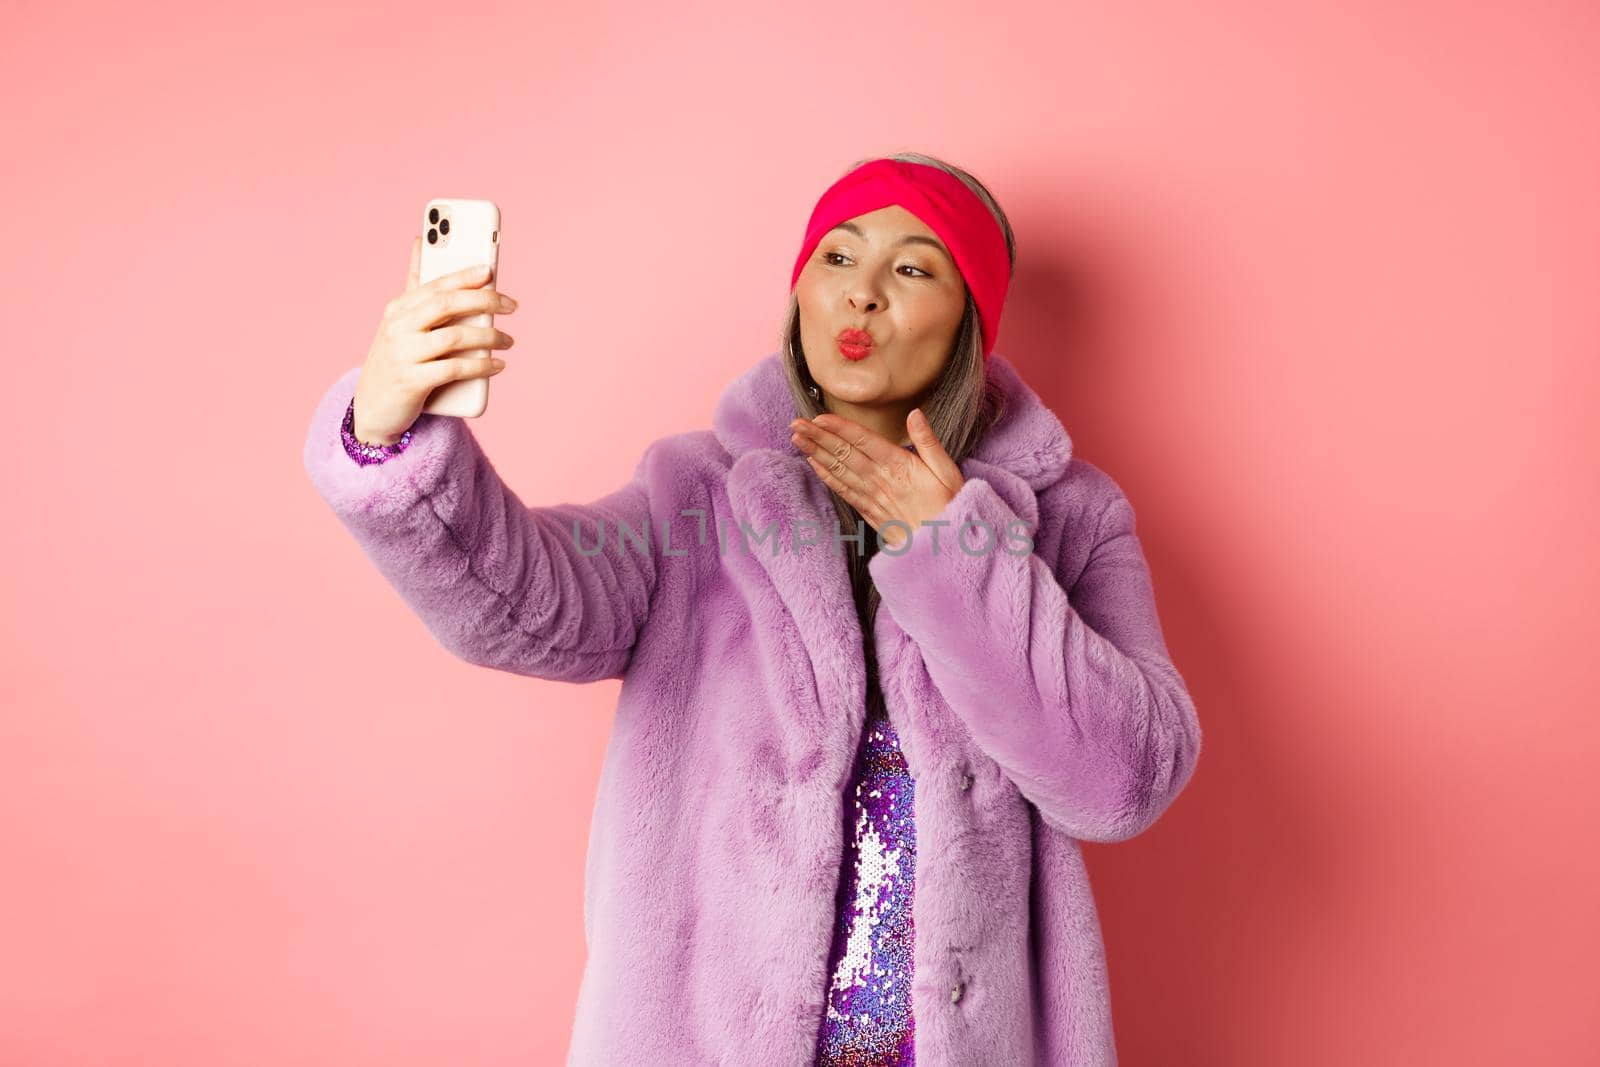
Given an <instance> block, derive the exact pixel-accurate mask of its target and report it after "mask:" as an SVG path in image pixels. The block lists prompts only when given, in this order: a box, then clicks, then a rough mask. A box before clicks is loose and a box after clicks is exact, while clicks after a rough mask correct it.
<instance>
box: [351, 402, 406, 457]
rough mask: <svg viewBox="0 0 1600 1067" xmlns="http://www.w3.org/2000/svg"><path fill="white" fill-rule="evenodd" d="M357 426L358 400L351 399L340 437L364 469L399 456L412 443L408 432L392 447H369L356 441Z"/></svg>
mask: <svg viewBox="0 0 1600 1067" xmlns="http://www.w3.org/2000/svg"><path fill="white" fill-rule="evenodd" d="M355 426H356V400H355V397H351V398H350V406H349V407H347V408H345V409H344V422H343V423H341V424H340V426H339V437H340V439H341V440H343V441H344V450H345V452H346V453H347V454H348V455H349V456H350V458H351V459H353V460H355V461H356V462H357V463H359V464H361V465H362V466H363V467H365V466H367V465H368V464H371V463H382V462H383V461H384V460H386V459H390V458H391V457H394V456H398V455H399V454H400V453H402V452H404V451H405V450H406V446H407V445H409V444H410V443H411V431H410V430H407V431H406V432H405V433H403V434H401V435H400V440H398V441H396V442H395V443H394V444H392V445H369V444H366V443H365V442H363V441H359V440H357V439H356V432H355Z"/></svg>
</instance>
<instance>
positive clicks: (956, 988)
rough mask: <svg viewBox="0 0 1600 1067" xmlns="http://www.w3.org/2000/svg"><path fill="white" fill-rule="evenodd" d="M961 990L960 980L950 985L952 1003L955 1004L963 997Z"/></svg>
mask: <svg viewBox="0 0 1600 1067" xmlns="http://www.w3.org/2000/svg"><path fill="white" fill-rule="evenodd" d="M961 991H962V984H961V983H960V982H957V983H956V984H955V985H953V986H951V987H950V1003H952V1004H954V1003H955V1002H956V1001H958V1000H960V999H961Z"/></svg>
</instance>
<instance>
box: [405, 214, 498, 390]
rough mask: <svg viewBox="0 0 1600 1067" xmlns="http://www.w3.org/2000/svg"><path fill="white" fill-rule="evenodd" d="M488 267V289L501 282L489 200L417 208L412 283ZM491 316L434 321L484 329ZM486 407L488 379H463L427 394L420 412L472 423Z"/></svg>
mask: <svg viewBox="0 0 1600 1067" xmlns="http://www.w3.org/2000/svg"><path fill="white" fill-rule="evenodd" d="M483 263H487V264H489V266H490V267H491V268H492V269H493V271H494V273H493V274H491V275H490V280H489V281H488V282H486V283H484V285H483V286H481V287H480V288H485V289H493V288H495V287H497V286H498V285H499V281H500V272H499V267H500V207H499V205H498V204H496V203H495V202H494V201H493V200H456V199H452V198H450V197H439V198H437V199H434V200H430V201H428V204H427V206H426V207H425V208H423V209H422V257H421V262H420V263H419V264H418V268H417V283H418V284H419V285H420V284H423V283H425V282H431V281H433V280H434V279H435V278H438V277H440V276H441V275H445V274H450V273H452V272H454V271H458V270H462V269H464V268H466V267H472V266H477V265H479V264H483ZM493 322H494V316H493V315H492V314H490V313H489V312H487V311H475V312H472V313H471V314H467V315H458V316H456V317H455V318H452V319H446V320H445V321H444V322H441V323H438V324H437V326H435V329H437V328H438V326H444V325H446V324H455V323H464V324H466V325H468V326H489V325H492V324H493ZM492 354H493V350H492V349H488V348H473V349H462V350H460V351H456V352H449V353H446V355H445V356H444V358H446V359H455V358H457V357H461V356H476V357H479V358H481V359H488V358H489V357H490V356H491V355H492ZM488 406H489V379H488V378H462V379H460V380H458V381H453V382H446V383H444V384H443V385H441V386H439V388H437V389H435V390H434V391H433V392H431V393H429V394H428V399H427V400H426V401H425V402H424V403H423V405H422V410H423V411H425V412H427V413H429V414H433V415H457V416H460V417H461V418H464V419H475V418H477V417H478V416H479V415H482V414H483V412H484V409H485V408H487V407H488Z"/></svg>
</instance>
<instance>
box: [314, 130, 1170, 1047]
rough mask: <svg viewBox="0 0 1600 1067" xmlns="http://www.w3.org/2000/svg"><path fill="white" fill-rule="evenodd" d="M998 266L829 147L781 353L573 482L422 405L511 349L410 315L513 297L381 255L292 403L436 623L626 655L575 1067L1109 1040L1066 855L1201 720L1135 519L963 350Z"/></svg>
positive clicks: (937, 210) (995, 320) (1093, 922)
mask: <svg viewBox="0 0 1600 1067" xmlns="http://www.w3.org/2000/svg"><path fill="white" fill-rule="evenodd" d="M1014 259H1015V251H1014V242H1013V239H1012V234H1011V229H1010V226H1009V224H1008V223H1007V221H1006V218H1005V216H1004V214H1003V213H1002V212H1001V210H1000V208H999V206H998V205H997V204H996V203H995V202H994V200H993V198H992V197H991V196H990V195H989V193H988V191H987V190H986V189H985V188H984V187H983V186H982V185H981V184H980V183H979V182H978V181H977V180H976V179H974V178H973V177H971V176H970V175H968V174H966V173H965V172H964V171H961V170H959V169H957V168H955V167H952V166H950V165H948V164H945V163H942V162H940V161H938V160H935V159H932V158H930V157H927V156H922V155H915V154H909V153H907V154H901V155H897V156H892V157H886V158H884V159H879V160H873V161H868V162H865V163H863V164H859V165H857V166H854V167H852V168H851V170H850V171H849V172H848V173H847V174H846V175H845V176H844V177H842V178H840V179H839V181H838V182H836V183H835V184H834V185H833V186H832V187H831V188H830V189H829V190H828V191H827V192H826V193H825V194H824V195H823V197H822V198H821V199H820V200H819V201H818V203H817V206H816V209H815V210H814V211H813V213H812V217H811V221H810V224H809V225H808V227H807V231H806V236H805V239H804V241H803V242H802V247H801V250H800V253H799V255H798V256H797V258H796V261H795V266H794V273H793V277H792V290H793V299H792V300H791V304H790V309H789V315H788V319H787V322H786V325H785V328H784V330H783V333H782V347H781V350H780V351H778V352H775V353H773V354H771V355H769V356H767V357H766V358H764V359H763V360H761V361H760V362H759V363H757V364H756V365H755V366H754V367H752V368H751V369H750V370H749V371H748V372H746V373H745V374H743V375H742V376H741V377H739V378H738V379H737V380H735V381H734V382H733V383H732V384H731V385H729V386H728V388H727V389H726V390H725V391H724V393H723V394H722V397H721V399H720V400H719V402H718V404H717V407H716V411H715V415H714V418H713V425H712V428H711V429H707V430H698V431H692V432H687V433H680V434H675V435H672V436H669V437H665V438H662V439H661V440H658V441H656V442H654V443H653V444H651V445H650V446H649V447H648V448H647V449H646V450H645V453H644V456H643V458H642V459H641V461H640V462H639V464H638V466H637V468H636V470H635V472H634V475H633V477H632V479H631V480H630V482H629V483H628V484H627V485H626V486H624V487H623V488H621V489H619V490H617V491H616V492H613V493H611V494H610V495H608V496H604V497H601V498H600V499H598V500H596V501H594V502H592V503H590V504H587V505H576V504H561V505H554V506H547V507H527V506H525V505H524V504H523V503H522V502H521V501H520V499H519V498H518V497H517V496H516V494H515V493H514V492H512V490H511V489H509V488H508V487H507V486H506V485H505V484H504V483H503V482H502V481H501V480H500V478H499V477H498V476H497V474H496V473H495V470H494V468H493V466H492V465H491V464H490V462H489V460H488V459H487V458H486V457H485V455H484V453H483V452H482V450H481V449H480V448H479V445H478V443H477V440H476V438H474V436H473V435H472V434H471V432H470V431H469V429H468V426H467V423H466V422H465V420H462V419H458V418H452V417H441V416H434V415H420V416H419V414H418V412H419V411H420V409H421V406H422V403H423V402H424V401H425V399H426V397H427V395H428V393H429V392H431V391H432V390H433V389H434V388H436V387H437V386H438V385H440V384H442V383H443V382H445V381H448V380H451V379H452V378H456V377H463V376H466V375H469V374H494V373H498V372H499V369H500V368H499V367H495V366H485V364H487V363H488V362H489V361H485V360H482V359H480V358H479V357H475V356H457V357H454V358H443V357H446V356H447V354H448V353H449V352H451V351H457V350H464V349H472V348H479V347H484V346H489V347H497V348H504V347H507V346H508V345H509V344H510V343H511V342H510V338H509V337H508V336H506V335H505V334H503V333H501V332H500V331H498V330H495V329H493V328H492V327H481V328H469V329H466V330H464V331H460V332H456V331H449V330H443V329H435V328H434V326H435V324H437V323H441V322H444V321H446V320H448V319H450V318H452V317H454V316H457V315H460V314H463V313H467V312H472V311H482V310H499V311H502V312H505V311H509V310H510V307H508V306H507V305H506V304H505V303H504V302H503V299H504V298H502V297H500V296H499V295H498V294H496V293H495V292H494V291H493V290H492V289H489V288H483V286H484V285H485V283H486V282H488V281H489V279H488V278H487V277H478V278H469V277H464V276H451V277H448V278H443V279H438V280H437V281H435V282H432V283H429V284H428V285H424V286H418V285H417V284H416V268H415V263H416V255H415V247H414V250H413V268H412V276H411V280H410V282H409V284H408V288H407V292H406V293H405V294H402V296H401V297H399V298H397V299H396V300H395V301H392V302H391V303H390V305H389V308H388V309H387V310H386V314H385V318H384V325H383V327H382V328H380V331H379V337H378V340H377V342H375V343H374V346H373V350H372V352H371V353H369V356H368V359H367V362H366V364H365V365H364V366H363V367H362V368H359V369H357V370H353V371H351V372H349V373H347V374H345V375H344V376H343V377H342V378H341V379H340V380H339V381H338V382H337V383H336V384H335V385H334V386H333V388H332V389H331V390H330V391H329V392H328V393H327V395H326V396H325V397H324V399H323V401H322V402H321V404H320V406H319V407H318V409H317V412H316V415H315V418H314V420H313V423H312V426H311V429H310V436H309V438H308V440H307V442H306V447H305V462H306V467H307V470H308V471H309V473H310V475H311V477H312V479H313V481H314V482H315V484H316V486H317V488H318V490H319V491H320V492H321V494H322V495H323V496H324V498H325V499H326V500H327V501H328V502H329V504H330V505H332V507H333V508H334V510H335V511H336V512H337V514H338V515H339V517H340V518H341V519H342V521H343V522H344V523H345V524H346V526H347V527H348V528H349V529H350V531H351V532H352V533H353V534H354V535H355V536H356V537H357V538H358V539H359V540H360V543H361V545H362V546H363V548H364V549H365V551H366V552H367V554H368V555H369V557H370V558H371V559H372V560H373V561H374V562H375V563H376V564H377V566H378V567H379V568H380V570H381V571H382V572H383V573H384V575H385V576H386V577H387V578H388V579H389V581H391V582H392V583H393V584H394V586H395V588H396V589H397V590H398V591H399V592H400V594H401V595H402V596H403V597H404V598H405V599H406V601H407V602H408V603H409V604H410V605H411V606H412V608H413V609H414V610H415V611H416V612H417V614H418V615H419V616H420V617H421V618H422V620H423V622H424V623H425V624H426V625H427V626H428V628H429V629H430V631H431V632H432V633H433V634H434V635H435V636H436V637H437V639H438V640H439V641H440V643H441V644H442V645H443V646H444V647H445V648H447V649H448V650H450V651H451V652H452V653H454V654H455V655H457V656H459V657H461V658H462V659H464V660H466V661H467V662H469V663H474V664H478V665H481V666H485V667H492V668H495V669H498V670H505V671H511V672H515V673H518V674H524V675H530V676H533V677H539V678H549V679H559V680H564V681H572V682H581V681H592V680H595V679H601V678H620V679H622V681H623V685H622V689H621V695H620V698H619V701H618V705H617V712H616V719H615V722H614V725H613V728H612V733H611V737H610V742H609V746H608V748H607V752H606V756H605V763H604V766H603V769H602V771H601V777H600V787H599V797H598V799H597V802H596V804H595V808H594V817H593V824H592V828H591V838H590V846H589V853H588V862H587V869H586V877H585V893H584V898H585V905H584V933H585V937H586V939H587V943H588V948H589V958H588V963H587V965H586V967H585V970H584V973H583V980H582V983H581V987H580V990H579V994H578V1004H577V1010H576V1026H575V1032H574V1035H573V1040H572V1045H571V1050H570V1056H569V1062H570V1063H573V1064H619V1063H649V1064H705V1063H718V1064H752V1063H758V1064H762V1065H766V1067H775V1065H796V1067H801V1065H807V1064H821V1063H849V1064H890V1063H894V1064H900V1063H907V1064H909V1063H912V1062H913V1056H914V1059H915V1062H917V1063H920V1064H922V1065H924V1067H927V1065H942V1064H950V1065H962V1067H965V1065H976V1064H1005V1065H1012V1064H1109V1063H1114V1062H1115V1060H1116V1051H1115V1046H1114V1044H1113V1040H1112V1023H1111V1015H1110V1005H1109V1000H1108V993H1107V978H1106V965H1105V957H1104V950H1103V947H1102V942H1101V936H1100V928H1099V923H1098V918H1097V915H1096V910H1095V906H1094V901H1093V897H1092V894H1091V891H1090V887H1089V883H1088V879H1087V876H1086V873H1085V868H1084V863H1083V858H1082V854H1081V852H1080V848H1079V842H1080V841H1098V842H1110V841H1122V840H1126V839H1127V838H1130V837H1132V836H1134V835H1135V834H1138V833H1140V832H1141V831H1143V830H1144V829H1145V828H1147V827H1148V826H1150V825H1151V824H1152V823H1153V822H1154V821H1155V819H1156V818H1157V817H1158V816H1159V815H1160V814H1161V813H1162V812H1163V811H1164V810H1165V809H1166V808H1167V807H1168V806H1169V805H1170V804H1171V803H1172V801H1173V799H1174V798H1175V797H1176V796H1177V794H1178V793H1179V792H1180V791H1181V790H1182V789H1183V788H1184V786H1185V785H1186V784H1187V782H1188V780H1189V778H1190V777H1191V775H1192V774H1193V771H1194V766H1195V761H1196V759H1197V757H1198V755H1199V751H1200V728H1199V724H1198V721H1197V719H1196V716H1195V711H1194V706H1193V703H1192V701H1191V700H1190V697H1189V694H1188V692H1187V690H1186V688H1185V685H1184V682H1183V679H1182V678H1181V676H1180V675H1179V673H1178V671H1177V670H1176V669H1175V668H1174V667H1173V665H1172V662H1171V660H1170V658H1169V656H1168V653H1167V648H1166V645H1165V643H1164V640H1163V637H1162V633H1161V627H1160V623H1159V620H1158V618H1157V614H1156V607H1155V602H1154V597H1153V589H1152V584H1151V577H1150V573H1149V570H1148V567H1147V566H1146V563H1145V560H1144V557H1143V554H1142V551H1141V549H1140V545H1139V540H1138V537H1137V536H1136V534H1135V532H1134V513H1133V509H1132V507H1131V506H1130V505H1129V503H1128V501H1127V499H1126V497H1125V496H1124V495H1123V493H1122V492H1121V490H1120V489H1119V488H1118V486H1117V485H1116V483H1115V482H1114V481H1113V480H1112V479H1111V478H1110V477H1109V476H1108V475H1106V474H1105V473H1104V472H1102V471H1100V470H1099V469H1097V468H1096V467H1094V466H1092V465H1091V464H1089V463H1087V462H1086V461H1084V460H1082V459H1075V458H1073V457H1072V455H1071V441H1070V439H1069V438H1068V436H1067V433H1066V432H1065V430H1064V429H1063V428H1062V426H1061V423H1060V421H1059V420H1058V419H1057V418H1056V417H1055V415H1054V414H1053V413H1051V411H1050V410H1049V409H1048V408H1047V407H1045V406H1044V404H1043V403H1042V402H1041V401H1040V399H1039V397H1038V396H1037V395H1036V394H1035V393H1034V392H1033V391H1032V390H1031V389H1029V388H1028V386H1027V385H1025V384H1024V383H1023V381H1022V380H1021V378H1020V377H1018V375H1017V373H1016V371H1015V370H1014V368H1013V367H1012V366H1011V365H1010V364H1009V363H1008V362H1007V361H1005V360H1004V359H1003V358H1002V357H1000V356H999V355H995V354H994V353H993V346H994V340H995V334H996V331H997V329H998V326H999V322H1000V314H1001V309H1002V307H1003V303H1004V299H1005V294H1006V290H1007V287H1008V286H1009V282H1010V276H1011V269H1012V266H1013V263H1014ZM363 442H365V443H363ZM390 442H393V443H392V444H391V443H390ZM868 527H870V530H869V529H868ZM880 539H881V544H880ZM880 598H881V599H880ZM880 603H881V607H882V608H883V609H885V610H882V611H880V610H878V608H879V606H880ZM841 816H842V820H843V821H842V822H841ZM913 912H914V916H915V917H914V921H913Z"/></svg>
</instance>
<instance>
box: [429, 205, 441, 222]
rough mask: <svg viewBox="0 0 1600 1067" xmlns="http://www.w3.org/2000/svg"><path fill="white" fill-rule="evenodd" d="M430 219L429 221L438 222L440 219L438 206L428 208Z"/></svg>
mask: <svg viewBox="0 0 1600 1067" xmlns="http://www.w3.org/2000/svg"><path fill="white" fill-rule="evenodd" d="M428 221H429V222H438V221H439V209H438V208H436V207H432V208H429V209H428Z"/></svg>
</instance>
